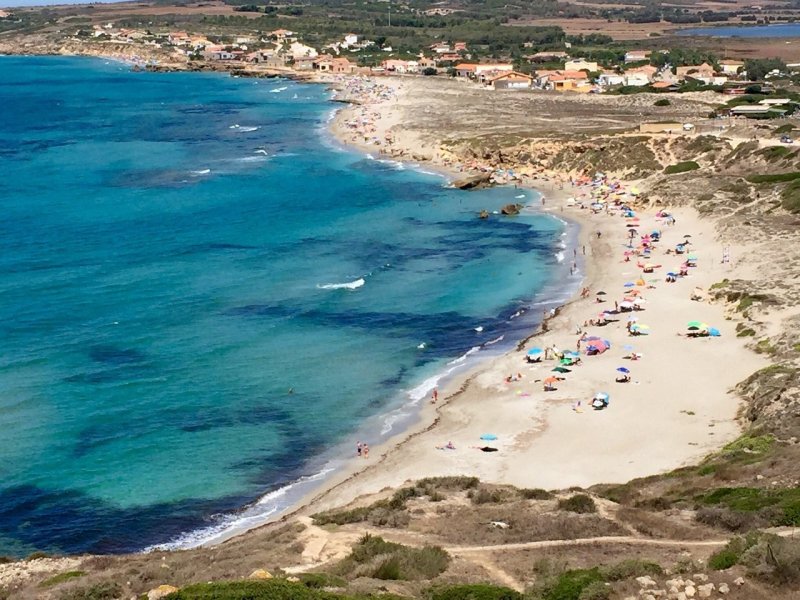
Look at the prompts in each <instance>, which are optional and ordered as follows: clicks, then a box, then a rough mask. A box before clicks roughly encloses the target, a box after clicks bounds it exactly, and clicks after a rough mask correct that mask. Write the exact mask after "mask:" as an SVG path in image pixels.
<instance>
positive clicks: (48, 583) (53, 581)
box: [39, 571, 86, 587]
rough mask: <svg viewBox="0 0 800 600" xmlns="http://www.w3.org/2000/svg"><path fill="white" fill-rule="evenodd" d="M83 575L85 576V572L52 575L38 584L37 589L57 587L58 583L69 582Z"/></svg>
mask: <svg viewBox="0 0 800 600" xmlns="http://www.w3.org/2000/svg"><path fill="white" fill-rule="evenodd" d="M84 575H86V571H67V572H66V573H59V574H58V575H53V576H52V577H50V578H49V579H45V580H44V581H42V582H41V583H40V584H39V587H52V586H54V585H58V584H59V583H63V582H65V581H69V580H70V579H77V578H78V577H83V576H84Z"/></svg>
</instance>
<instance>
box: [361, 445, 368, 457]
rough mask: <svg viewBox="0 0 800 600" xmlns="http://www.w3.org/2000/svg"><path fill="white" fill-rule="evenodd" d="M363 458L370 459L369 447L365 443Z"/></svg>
mask: <svg viewBox="0 0 800 600" xmlns="http://www.w3.org/2000/svg"><path fill="white" fill-rule="evenodd" d="M361 456H363V457H364V458H369V446H368V445H367V443H366V442H364V445H363V446H361Z"/></svg>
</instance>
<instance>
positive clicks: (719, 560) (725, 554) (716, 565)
mask: <svg viewBox="0 0 800 600" xmlns="http://www.w3.org/2000/svg"><path fill="white" fill-rule="evenodd" d="M738 560H739V554H737V553H736V552H734V551H733V550H729V549H728V548H727V547H726V548H723V549H722V550H718V551H717V552H715V553H714V554H712V555H711V557H710V558H709V559H708V568H709V569H711V570H713V571H724V570H725V569H730V568H731V567H732V566H734V565H735V564H736V563H737V562H738Z"/></svg>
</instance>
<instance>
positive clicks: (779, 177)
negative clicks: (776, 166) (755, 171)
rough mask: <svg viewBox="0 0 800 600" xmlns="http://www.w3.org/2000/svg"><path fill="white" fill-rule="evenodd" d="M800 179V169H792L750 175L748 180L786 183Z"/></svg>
mask: <svg viewBox="0 0 800 600" xmlns="http://www.w3.org/2000/svg"><path fill="white" fill-rule="evenodd" d="M795 179H800V171H791V172H790V173H765V174H763V175H750V176H748V177H747V181H749V182H750V183H785V182H787V181H794V180H795Z"/></svg>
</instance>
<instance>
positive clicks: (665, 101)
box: [653, 98, 672, 106]
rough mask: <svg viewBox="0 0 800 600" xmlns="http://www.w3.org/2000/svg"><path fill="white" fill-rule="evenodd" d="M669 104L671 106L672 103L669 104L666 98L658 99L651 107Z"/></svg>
mask: <svg viewBox="0 0 800 600" xmlns="http://www.w3.org/2000/svg"><path fill="white" fill-rule="evenodd" d="M670 104H672V102H670V101H669V99H667V98H659V99H658V100H656V101H655V102H653V106H669V105H670Z"/></svg>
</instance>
